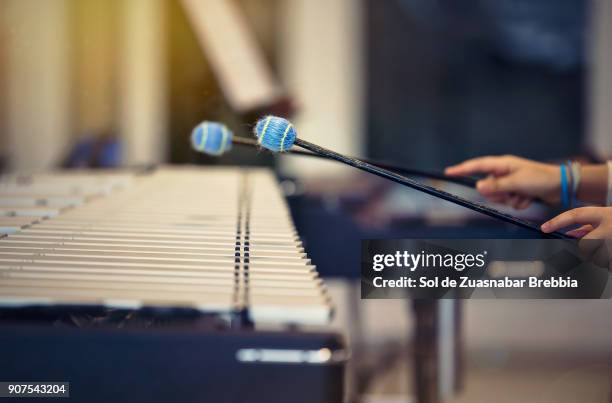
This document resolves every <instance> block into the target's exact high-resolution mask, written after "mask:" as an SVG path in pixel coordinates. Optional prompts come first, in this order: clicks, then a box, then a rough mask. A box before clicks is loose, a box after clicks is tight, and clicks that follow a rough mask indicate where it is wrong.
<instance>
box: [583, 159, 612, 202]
mask: <svg viewBox="0 0 612 403" xmlns="http://www.w3.org/2000/svg"><path fill="white" fill-rule="evenodd" d="M577 193H578V200H580V201H582V202H585V203H592V204H602V205H605V204H606V198H607V196H608V166H607V165H606V164H601V165H583V166H582V167H581V168H580V183H579V184H578V192H577Z"/></svg>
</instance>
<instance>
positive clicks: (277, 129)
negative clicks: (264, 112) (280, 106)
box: [254, 115, 297, 152]
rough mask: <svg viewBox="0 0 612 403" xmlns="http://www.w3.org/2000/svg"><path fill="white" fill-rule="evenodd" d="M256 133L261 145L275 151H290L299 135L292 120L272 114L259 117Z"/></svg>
mask: <svg viewBox="0 0 612 403" xmlns="http://www.w3.org/2000/svg"><path fill="white" fill-rule="evenodd" d="M254 133H255V136H257V142H258V143H259V145H261V146H262V147H264V148H267V149H268V150H270V151H273V152H283V151H288V150H289V149H290V148H291V147H293V143H294V142H295V138H296V136H297V132H296V131H295V128H294V127H293V125H292V124H291V122H289V121H288V120H287V119H283V118H279V117H278V116H272V115H270V116H265V117H263V118H261V119H259V120H258V121H257V124H256V125H255V129H254Z"/></svg>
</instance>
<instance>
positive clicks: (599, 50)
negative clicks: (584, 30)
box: [588, 0, 612, 159]
mask: <svg viewBox="0 0 612 403" xmlns="http://www.w3.org/2000/svg"><path fill="white" fill-rule="evenodd" d="M590 23H591V35H590V38H592V39H593V40H592V42H591V43H590V57H591V76H590V79H589V95H588V105H589V106H590V108H589V109H588V110H589V115H590V116H589V126H590V127H589V145H590V147H591V149H592V150H593V151H594V152H595V154H597V155H599V156H600V157H602V158H608V159H612V113H611V110H612V2H611V1H609V0H594V1H593V2H592V9H591V19H590Z"/></svg>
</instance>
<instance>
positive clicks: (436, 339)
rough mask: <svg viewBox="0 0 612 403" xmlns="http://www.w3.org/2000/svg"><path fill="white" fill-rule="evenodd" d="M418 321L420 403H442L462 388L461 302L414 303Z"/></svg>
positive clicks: (416, 352)
mask: <svg viewBox="0 0 612 403" xmlns="http://www.w3.org/2000/svg"><path fill="white" fill-rule="evenodd" d="M411 304H412V310H413V313H414V318H415V326H414V341H413V347H414V352H413V354H414V355H413V357H414V359H413V366H414V376H413V379H412V380H411V381H412V383H413V385H414V390H415V395H416V401H417V402H418V403H439V402H442V401H443V400H444V399H445V398H448V397H451V396H452V395H453V394H455V393H456V392H459V391H460V390H461V388H462V387H463V383H464V382H463V380H464V370H463V365H464V360H463V336H462V314H463V312H462V311H463V306H462V305H463V304H462V301H461V300H460V299H456V300H455V299H442V300H435V299H416V300H413V301H411Z"/></svg>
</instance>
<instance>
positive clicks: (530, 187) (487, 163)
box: [444, 155, 561, 209]
mask: <svg viewBox="0 0 612 403" xmlns="http://www.w3.org/2000/svg"><path fill="white" fill-rule="evenodd" d="M444 173H445V174H447V175H449V176H464V175H472V174H477V173H484V174H488V176H487V177H486V178H485V179H482V180H479V181H478V182H477V184H476V189H477V190H478V191H479V192H480V193H481V194H482V195H483V196H485V197H486V198H487V199H489V200H491V201H492V202H495V203H503V204H507V205H510V206H512V207H514V208H516V209H524V208H527V207H529V205H530V204H531V202H532V201H533V200H534V199H536V198H538V199H540V200H543V201H545V202H547V203H550V204H556V203H559V201H560V198H561V197H560V189H561V174H560V171H559V166H558V165H552V164H543V163H540V162H535V161H531V160H527V159H524V158H519V157H515V156H513V155H504V156H499V157H480V158H474V159H470V160H467V161H464V162H462V163H461V164H458V165H455V166H451V167H448V168H446V170H445V171H444Z"/></svg>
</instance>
